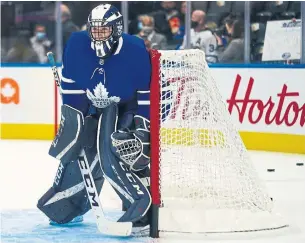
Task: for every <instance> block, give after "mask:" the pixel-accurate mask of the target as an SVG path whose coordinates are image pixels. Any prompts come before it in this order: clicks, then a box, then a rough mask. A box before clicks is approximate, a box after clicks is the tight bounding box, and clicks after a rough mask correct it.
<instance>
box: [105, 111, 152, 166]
mask: <svg viewBox="0 0 305 243" xmlns="http://www.w3.org/2000/svg"><path fill="white" fill-rule="evenodd" d="M111 140H112V146H113V147H112V151H113V153H114V154H115V155H116V156H117V157H118V158H119V159H121V160H122V161H123V162H124V163H126V165H127V166H128V168H129V169H130V170H131V171H140V170H143V169H145V168H146V167H147V166H148V164H149V162H150V122H149V121H148V120H147V119H145V118H144V117H142V116H138V115H136V116H134V130H129V132H126V131H122V130H118V131H115V132H114V133H112V134H111Z"/></svg>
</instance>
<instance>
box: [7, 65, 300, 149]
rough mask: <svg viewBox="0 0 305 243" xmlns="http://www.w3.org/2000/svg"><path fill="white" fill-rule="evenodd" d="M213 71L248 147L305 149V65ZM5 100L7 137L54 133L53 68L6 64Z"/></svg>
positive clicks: (56, 102)
mask: <svg viewBox="0 0 305 243" xmlns="http://www.w3.org/2000/svg"><path fill="white" fill-rule="evenodd" d="M211 73H212V75H213V77H214V79H215V80H216V83H217V85H218V88H219V90H220V93H221V95H222V97H223V100H224V102H225V103H226V105H227V107H228V109H229V111H230V113H231V117H232V121H233V123H234V124H235V126H236V127H237V129H238V131H239V132H240V135H241V137H242V139H243V141H244V143H245V145H246V147H247V148H248V149H254V150H268V151H281V152H293V153H304V154H305V98H304V97H305V84H304V79H303V78H304V76H305V69H304V68H282V67H277V68H262V67H255V68H253V67H246V66H244V67H243V66H239V67H230V68H223V67H214V68H211ZM1 103H2V104H1V138H5V139H12V138H15V139H48V140H51V139H52V138H53V137H54V134H55V126H54V123H55V119H56V120H59V119H60V109H59V108H60V103H61V101H60V96H59V95H58V98H57V99H56V95H55V85H54V81H53V76H52V71H51V70H50V68H49V67H47V66H31V67H30V66H14V65H10V66H8V65H4V67H1ZM55 106H56V107H57V109H55ZM190 132H192V131H190ZM167 133H171V131H170V130H169V131H167ZM172 133H173V134H175V133H177V130H176V131H174V130H173V131H172ZM171 142H172V143H175V140H172V141H171Z"/></svg>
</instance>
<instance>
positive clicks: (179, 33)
mask: <svg viewBox="0 0 305 243" xmlns="http://www.w3.org/2000/svg"><path fill="white" fill-rule="evenodd" d="M185 13H186V2H181V7H180V13H179V20H180V25H179V29H178V31H177V32H176V33H175V34H174V39H176V40H178V39H181V40H182V39H183V36H184V34H185Z"/></svg>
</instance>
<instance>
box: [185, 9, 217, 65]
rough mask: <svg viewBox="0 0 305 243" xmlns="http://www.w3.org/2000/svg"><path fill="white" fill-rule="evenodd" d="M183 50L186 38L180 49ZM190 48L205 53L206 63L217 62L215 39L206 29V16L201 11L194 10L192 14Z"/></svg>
mask: <svg viewBox="0 0 305 243" xmlns="http://www.w3.org/2000/svg"><path fill="white" fill-rule="evenodd" d="M185 48H186V37H184V40H183V43H182V46H181V47H180V49H185ZM191 48H193V49H194V48H195V49H201V50H203V51H204V52H205V57H206V61H207V62H209V63H215V62H217V56H218V53H217V39H216V37H215V35H214V34H213V32H212V31H211V30H210V29H208V28H207V26H206V14H205V12H204V11H202V10H195V11H194V12H193V13H192V26H191Z"/></svg>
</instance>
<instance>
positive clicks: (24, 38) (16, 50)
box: [3, 30, 39, 63]
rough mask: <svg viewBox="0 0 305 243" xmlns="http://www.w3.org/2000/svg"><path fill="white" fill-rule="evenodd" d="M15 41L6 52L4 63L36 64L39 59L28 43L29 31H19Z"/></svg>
mask: <svg viewBox="0 0 305 243" xmlns="http://www.w3.org/2000/svg"><path fill="white" fill-rule="evenodd" d="M18 32H19V33H18V35H17V39H16V41H15V43H14V44H13V46H12V47H11V48H10V49H9V50H8V52H7V55H6V57H5V59H4V60H3V61H4V62H23V63H38V62H39V58H38V56H37V54H36V53H35V51H34V50H33V48H32V46H31V43H30V31H29V30H19V31H18Z"/></svg>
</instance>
